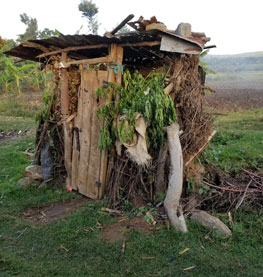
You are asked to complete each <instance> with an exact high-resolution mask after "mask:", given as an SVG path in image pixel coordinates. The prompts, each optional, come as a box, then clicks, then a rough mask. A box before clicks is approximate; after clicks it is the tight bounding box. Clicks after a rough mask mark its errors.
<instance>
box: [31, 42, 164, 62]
mask: <svg viewBox="0 0 263 277" xmlns="http://www.w3.org/2000/svg"><path fill="white" fill-rule="evenodd" d="M160 44H161V42H160V41H141V42H133V43H121V44H119V46H121V47H128V46H130V47H140V46H149V47H152V46H156V45H160ZM39 46H40V45H39V44H38V45H37V46H36V47H33V46H28V47H33V48H39ZM107 47H109V44H95V45H83V46H73V47H67V48H64V49H59V50H56V51H51V52H47V50H45V51H44V49H43V50H42V49H41V50H42V51H43V52H45V53H43V54H40V55H38V56H37V58H39V59H40V58H44V57H47V56H53V55H57V54H60V53H63V52H66V53H67V52H70V51H72V52H73V51H78V50H85V49H98V48H107ZM39 49H40V48H39Z"/></svg>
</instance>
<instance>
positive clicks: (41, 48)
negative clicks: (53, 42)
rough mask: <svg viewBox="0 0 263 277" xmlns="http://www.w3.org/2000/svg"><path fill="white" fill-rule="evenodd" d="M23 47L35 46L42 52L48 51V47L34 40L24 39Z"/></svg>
mask: <svg viewBox="0 0 263 277" xmlns="http://www.w3.org/2000/svg"><path fill="white" fill-rule="evenodd" d="M23 46H24V47H31V48H37V49H39V50H41V51H43V52H45V53H46V52H49V49H48V48H47V47H45V46H43V45H41V44H38V43H35V42H30V41H25V42H23Z"/></svg>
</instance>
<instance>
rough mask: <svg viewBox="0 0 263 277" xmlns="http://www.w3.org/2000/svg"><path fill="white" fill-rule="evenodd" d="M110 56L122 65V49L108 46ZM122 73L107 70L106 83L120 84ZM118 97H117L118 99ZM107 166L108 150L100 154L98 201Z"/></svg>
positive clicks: (103, 188)
mask: <svg viewBox="0 0 263 277" xmlns="http://www.w3.org/2000/svg"><path fill="white" fill-rule="evenodd" d="M110 56H111V57H112V61H113V63H114V64H117V65H122V60H123V48H122V47H120V46H118V45H116V44H111V46H110ZM121 80H122V73H121V70H120V69H118V73H117V76H115V73H114V69H110V70H109V75H108V82H116V83H118V84H121ZM118 97H119V96H117V99H118ZM108 101H109V102H110V101H112V91H111V92H110V93H109V98H108ZM107 165H108V150H106V149H105V150H103V151H102V153H101V163H100V183H101V185H100V187H99V188H98V198H99V199H100V198H101V197H102V196H103V194H104V191H105V185H106V175H107Z"/></svg>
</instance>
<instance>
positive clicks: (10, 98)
mask: <svg viewBox="0 0 263 277" xmlns="http://www.w3.org/2000/svg"><path fill="white" fill-rule="evenodd" d="M41 98H42V96H41V95H40V94H39V93H38V94H37V93H35V94H32V93H24V94H22V95H21V96H18V95H17V94H14V93H10V94H2V95H0V115H7V116H16V117H19V116H22V117H30V118H35V115H36V114H37V112H39V110H40V109H41V107H42V102H41Z"/></svg>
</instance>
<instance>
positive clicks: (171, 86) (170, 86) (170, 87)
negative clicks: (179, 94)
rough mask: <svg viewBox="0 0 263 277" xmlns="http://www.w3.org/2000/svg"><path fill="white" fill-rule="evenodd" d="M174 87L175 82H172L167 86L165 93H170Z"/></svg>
mask: <svg viewBox="0 0 263 277" xmlns="http://www.w3.org/2000/svg"><path fill="white" fill-rule="evenodd" d="M173 88H174V84H173V83H170V84H169V85H168V86H167V87H165V89H164V93H165V94H170V93H171V91H172V90H173Z"/></svg>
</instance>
